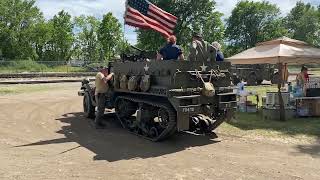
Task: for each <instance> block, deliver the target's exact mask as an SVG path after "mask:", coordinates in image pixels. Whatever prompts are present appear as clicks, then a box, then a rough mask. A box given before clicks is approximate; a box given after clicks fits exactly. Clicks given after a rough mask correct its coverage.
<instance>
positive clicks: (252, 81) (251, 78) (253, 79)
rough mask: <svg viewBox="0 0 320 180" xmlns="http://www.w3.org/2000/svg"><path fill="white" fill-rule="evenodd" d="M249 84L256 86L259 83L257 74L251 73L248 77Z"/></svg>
mask: <svg viewBox="0 0 320 180" xmlns="http://www.w3.org/2000/svg"><path fill="white" fill-rule="evenodd" d="M247 85H248V86H256V85H257V76H256V75H255V74H250V75H249V77H248V79H247Z"/></svg>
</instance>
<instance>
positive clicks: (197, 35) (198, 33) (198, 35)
mask: <svg viewBox="0 0 320 180" xmlns="http://www.w3.org/2000/svg"><path fill="white" fill-rule="evenodd" d="M192 37H197V38H202V34H201V33H200V32H198V31H193V32H192Z"/></svg>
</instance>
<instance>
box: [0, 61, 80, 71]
mask: <svg viewBox="0 0 320 180" xmlns="http://www.w3.org/2000/svg"><path fill="white" fill-rule="evenodd" d="M54 63H56V62H47V63H46V64H41V63H38V62H35V61H30V60H29V61H15V62H9V63H6V64H4V63H3V64H0V73H21V72H85V71H86V69H85V68H82V67H70V66H68V65H58V64H54Z"/></svg>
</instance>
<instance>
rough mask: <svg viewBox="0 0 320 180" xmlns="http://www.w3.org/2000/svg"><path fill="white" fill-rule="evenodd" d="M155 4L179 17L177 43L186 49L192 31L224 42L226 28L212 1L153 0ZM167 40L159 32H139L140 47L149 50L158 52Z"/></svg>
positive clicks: (208, 38) (210, 39)
mask: <svg viewBox="0 0 320 180" xmlns="http://www.w3.org/2000/svg"><path fill="white" fill-rule="evenodd" d="M152 2H153V3H154V4H156V5H157V6H158V7H160V8H162V9H164V10H165V11H167V12H170V13H171V14H173V15H175V16H176V17H178V24H177V26H176V28H175V35H176V36H177V41H178V42H177V43H178V44H182V45H183V47H184V48H185V49H186V47H187V45H188V44H189V43H190V42H191V36H192V31H194V30H197V31H202V32H203V35H204V38H205V39H207V40H208V41H222V39H223V32H224V27H223V23H222V21H221V16H222V14H221V13H218V12H217V11H216V10H215V1H212V0H197V1H193V0H175V1H171V0H153V1H152ZM164 43H165V39H164V38H163V37H162V36H160V35H159V33H157V32H153V31H150V30H148V31H146V30H138V46H139V47H140V48H143V49H148V50H158V49H159V48H160V47H161V46H162V45H163V44H164Z"/></svg>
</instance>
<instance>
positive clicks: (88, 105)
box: [83, 92, 95, 119]
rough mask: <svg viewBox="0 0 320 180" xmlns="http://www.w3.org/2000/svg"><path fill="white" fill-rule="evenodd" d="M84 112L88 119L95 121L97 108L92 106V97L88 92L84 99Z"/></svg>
mask: <svg viewBox="0 0 320 180" xmlns="http://www.w3.org/2000/svg"><path fill="white" fill-rule="evenodd" d="M83 112H84V114H85V117H87V118H91V119H93V118H94V117H95V107H94V106H93V105H92V101H91V98H90V95H89V93H87V92H86V93H85V94H84V97H83Z"/></svg>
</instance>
